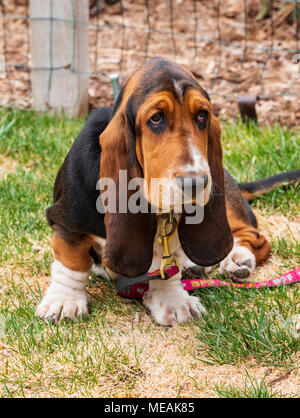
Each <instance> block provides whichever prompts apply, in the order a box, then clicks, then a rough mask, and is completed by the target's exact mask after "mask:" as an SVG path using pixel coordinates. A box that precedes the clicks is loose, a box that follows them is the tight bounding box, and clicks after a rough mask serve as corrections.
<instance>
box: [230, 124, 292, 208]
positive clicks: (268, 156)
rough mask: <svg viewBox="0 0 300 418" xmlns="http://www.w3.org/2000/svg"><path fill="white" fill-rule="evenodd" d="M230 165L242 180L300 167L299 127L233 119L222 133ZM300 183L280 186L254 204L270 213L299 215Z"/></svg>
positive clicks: (237, 178)
mask: <svg viewBox="0 0 300 418" xmlns="http://www.w3.org/2000/svg"><path fill="white" fill-rule="evenodd" d="M222 143H223V150H224V162H225V166H226V168H227V169H228V170H229V171H230V173H231V174H232V176H233V177H234V178H235V180H237V181H238V182H248V181H253V180H259V179H262V178H264V177H268V176H271V175H274V174H277V173H281V172H284V171H291V170H297V169H299V168H300V164H299V147H300V134H299V129H298V130H296V131H292V130H290V129H288V128H283V127H280V126H279V125H272V126H271V127H270V126H267V127H264V128H259V127H257V126H254V125H251V124H250V125H249V126H247V125H244V124H241V123H235V122H231V123H228V124H225V125H224V126H223V136H222ZM298 202H299V185H298V186H297V187H295V186H294V185H288V186H285V187H279V188H276V189H274V190H273V191H271V192H269V193H267V194H266V195H264V196H261V197H260V198H259V199H257V200H256V201H255V202H253V206H254V207H256V208H258V209H265V210H266V212H267V213H270V214H274V213H280V214H284V215H286V214H288V213H289V214H297V213H298V211H299V206H298V204H297V203H298Z"/></svg>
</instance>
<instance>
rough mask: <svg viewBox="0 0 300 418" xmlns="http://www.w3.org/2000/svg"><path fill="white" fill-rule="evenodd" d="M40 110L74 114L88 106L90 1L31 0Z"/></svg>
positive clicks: (34, 79)
mask: <svg viewBox="0 0 300 418" xmlns="http://www.w3.org/2000/svg"><path fill="white" fill-rule="evenodd" d="M30 19H31V20H30V22H31V53H32V96H33V107H34V108H35V109H36V110H41V111H44V110H53V111H62V110H64V112H65V113H66V114H68V115H70V116H73V115H76V116H79V115H80V114H82V113H84V112H86V111H87V108H88V73H89V53H88V19H89V1H88V0H30Z"/></svg>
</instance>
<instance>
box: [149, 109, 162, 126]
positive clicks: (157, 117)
mask: <svg viewBox="0 0 300 418" xmlns="http://www.w3.org/2000/svg"><path fill="white" fill-rule="evenodd" d="M163 121H164V114H163V112H157V113H155V114H154V115H153V116H151V118H150V119H149V122H150V123H151V124H152V125H153V126H159V125H161V124H162V122H163Z"/></svg>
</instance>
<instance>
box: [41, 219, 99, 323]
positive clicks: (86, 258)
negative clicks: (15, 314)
mask: <svg viewBox="0 0 300 418" xmlns="http://www.w3.org/2000/svg"><path fill="white" fill-rule="evenodd" d="M54 230H55V233H54V234H53V236H52V240H51V245H52V249H53V254H54V262H53V263H52V266H51V284H50V286H49V287H48V289H47V291H46V293H45V296H44V298H43V300H42V302H41V303H40V304H39V306H38V307H37V310H36V315H37V316H39V317H40V318H42V319H46V320H50V321H52V322H59V321H61V320H62V319H63V318H67V319H71V320H75V319H76V318H78V317H82V316H86V315H87V314H88V297H87V293H86V286H87V282H88V277H89V271H90V269H91V266H92V263H93V260H92V257H91V255H90V249H91V238H90V237H89V236H87V235H83V234H68V233H67V234H66V231H63V230H62V228H60V227H57V228H55V226H54Z"/></svg>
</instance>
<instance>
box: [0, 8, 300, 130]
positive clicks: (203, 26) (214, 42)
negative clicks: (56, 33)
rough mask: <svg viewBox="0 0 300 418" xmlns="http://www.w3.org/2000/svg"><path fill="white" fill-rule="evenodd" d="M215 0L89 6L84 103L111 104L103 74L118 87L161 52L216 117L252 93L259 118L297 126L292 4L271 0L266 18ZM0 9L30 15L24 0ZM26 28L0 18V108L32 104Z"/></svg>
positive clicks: (299, 106) (299, 109) (299, 84)
mask: <svg viewBox="0 0 300 418" xmlns="http://www.w3.org/2000/svg"><path fill="white" fill-rule="evenodd" d="M103 3H104V2H101V4H103ZM107 3H111V2H107ZM218 3H219V2H218V0H202V1H201V2H197V1H193V0H185V1H183V0H173V1H172V2H169V1H164V0H149V1H148V2H147V1H145V0H123V1H122V2H121V3H120V2H117V3H115V4H105V6H104V7H101V11H100V13H98V16H97V15H96V16H95V8H94V13H92V14H93V16H91V18H90V23H91V24H92V25H91V26H90V28H89V51H90V71H91V74H95V73H96V74H99V75H96V76H91V77H90V87H89V97H90V107H91V108H95V107H98V106H101V105H109V104H111V103H112V102H113V97H112V89H111V86H110V82H109V79H108V75H109V74H111V73H115V72H120V74H121V77H120V81H121V84H123V83H124V82H125V80H126V79H127V78H128V77H129V76H130V74H131V73H132V72H133V71H134V69H135V68H137V67H138V66H139V65H141V64H142V63H143V62H144V60H145V59H146V58H147V57H152V56H156V55H161V56H165V57H167V58H169V59H173V60H175V61H176V62H178V63H180V64H182V65H185V66H186V67H187V68H189V69H190V70H191V71H192V72H193V73H194V75H195V76H196V77H197V78H198V79H199V81H200V83H201V84H202V85H203V87H205V88H206V89H207V90H208V92H209V93H210V94H211V97H212V101H213V103H214V110H215V112H216V113H217V114H218V115H219V116H221V117H222V118H226V117H228V116H233V117H234V116H236V115H237V114H238V104H237V95H254V96H259V97H262V98H263V99H262V100H259V101H258V103H257V111H258V115H259V120H260V121H261V122H262V121H268V122H269V123H273V122H275V121H276V120H278V121H279V122H280V123H282V124H287V125H297V124H299V122H300V100H299V97H300V77H299V73H300V69H299V64H297V62H296V61H297V60H296V58H295V56H296V52H295V51H296V50H297V48H298V50H299V48H300V41H299V39H297V38H299V33H297V28H296V20H295V18H293V16H295V15H296V13H295V7H296V6H295V4H293V3H292V4H291V3H283V2H273V11H272V17H270V16H269V17H268V16H266V17H265V18H264V19H259V18H258V16H259V12H260V0H251V1H250V0H249V1H247V10H245V9H244V4H245V2H243V1H242V0H240V1H236V0H222V1H221V2H220V8H218ZM147 4H148V7H146V5H147ZM170 5H171V6H170ZM0 9H2V10H1V11H2V12H4V13H5V14H13V15H17V16H24V17H25V16H26V14H27V13H28V9H27V8H26V0H3V6H1V5H0ZM299 14H300V11H299V12H298V15H299ZM29 26H30V25H29V21H28V20H27V19H22V18H11V17H3V16H0V86H1V89H0V104H2V105H11V104H14V105H17V106H22V107H30V106H31V98H30V66H31V57H30V46H29V43H30V30H29ZM149 29H151V30H149ZM245 47H247V48H245ZM24 66H25V67H26V68H24ZM292 95H294V96H292ZM296 95H299V97H297V96H296Z"/></svg>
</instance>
